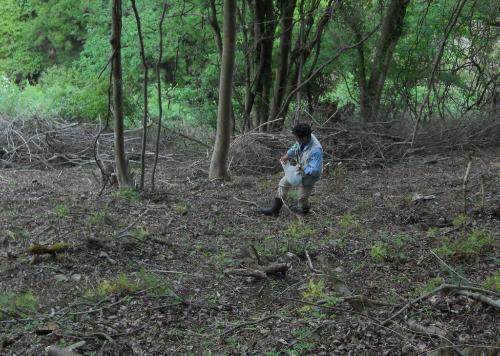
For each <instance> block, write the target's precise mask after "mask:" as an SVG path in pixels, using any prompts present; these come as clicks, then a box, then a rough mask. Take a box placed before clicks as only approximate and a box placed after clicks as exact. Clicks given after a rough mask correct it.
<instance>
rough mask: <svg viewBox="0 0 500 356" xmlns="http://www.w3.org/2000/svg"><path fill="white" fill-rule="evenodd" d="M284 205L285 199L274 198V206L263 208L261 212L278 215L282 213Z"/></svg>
mask: <svg viewBox="0 0 500 356" xmlns="http://www.w3.org/2000/svg"><path fill="white" fill-rule="evenodd" d="M282 206H283V200H281V198H274V200H273V206H272V207H270V208H262V209H260V212H261V213H262V214H264V215H267V216H274V217H278V216H279V215H280V210H281V207H282Z"/></svg>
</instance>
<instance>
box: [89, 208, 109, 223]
mask: <svg viewBox="0 0 500 356" xmlns="http://www.w3.org/2000/svg"><path fill="white" fill-rule="evenodd" d="M104 219H106V212H105V211H96V212H94V213H92V214H90V217H89V223H90V224H91V225H96V226H97V225H102V223H103V222H104Z"/></svg>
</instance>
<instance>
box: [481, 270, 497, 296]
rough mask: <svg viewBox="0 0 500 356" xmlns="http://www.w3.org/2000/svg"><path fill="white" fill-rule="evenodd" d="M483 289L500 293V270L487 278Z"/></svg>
mask: <svg viewBox="0 0 500 356" xmlns="http://www.w3.org/2000/svg"><path fill="white" fill-rule="evenodd" d="M483 287H484V288H486V289H491V290H493V291H495V292H498V293H500V270H498V271H496V272H495V273H494V274H492V275H491V276H489V277H488V278H486V279H485V281H484V282H483Z"/></svg>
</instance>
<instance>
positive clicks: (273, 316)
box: [221, 315, 280, 338]
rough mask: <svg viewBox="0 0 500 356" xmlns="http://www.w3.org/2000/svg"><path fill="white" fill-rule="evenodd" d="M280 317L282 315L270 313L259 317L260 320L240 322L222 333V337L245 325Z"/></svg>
mask: <svg viewBox="0 0 500 356" xmlns="http://www.w3.org/2000/svg"><path fill="white" fill-rule="evenodd" d="M279 318H280V317H279V316H278V315H269V316H266V317H264V318H262V319H259V320H254V321H247V322H245V323H241V324H238V325H236V326H234V327H232V328H231V329H229V330H227V331H224V332H223V333H222V335H221V338H224V337H226V336H227V335H228V334H231V333H233V332H234V331H236V330H238V329H241V328H242V327H244V326H250V325H256V324H259V323H263V322H264V321H267V320H270V319H279Z"/></svg>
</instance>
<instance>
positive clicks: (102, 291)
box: [84, 273, 139, 300]
mask: <svg viewBox="0 0 500 356" xmlns="http://www.w3.org/2000/svg"><path fill="white" fill-rule="evenodd" d="M138 289H139V284H138V283H137V282H136V281H132V280H130V278H129V277H128V276H127V275H126V274H124V273H121V274H120V275H119V276H118V278H117V279H115V280H108V279H103V280H102V281H101V282H100V283H99V285H98V286H97V288H96V289H95V290H88V291H87V292H86V293H85V295H84V296H85V297H86V298H89V299H92V300H97V299H102V298H105V297H108V296H110V295H113V294H118V295H127V294H130V293H133V292H136V291H137V290H138Z"/></svg>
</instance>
